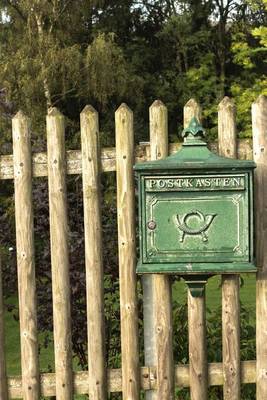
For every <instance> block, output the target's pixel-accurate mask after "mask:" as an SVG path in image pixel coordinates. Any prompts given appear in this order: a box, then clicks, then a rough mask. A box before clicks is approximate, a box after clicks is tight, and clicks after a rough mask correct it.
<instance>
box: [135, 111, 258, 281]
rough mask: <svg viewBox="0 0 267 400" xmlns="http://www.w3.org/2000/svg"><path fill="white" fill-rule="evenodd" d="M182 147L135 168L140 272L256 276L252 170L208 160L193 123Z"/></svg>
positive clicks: (221, 159)
mask: <svg viewBox="0 0 267 400" xmlns="http://www.w3.org/2000/svg"><path fill="white" fill-rule="evenodd" d="M183 136H184V143H183V145H182V149H181V150H180V151H178V152H177V153H175V154H174V155H171V156H169V157H167V158H166V159H164V160H158V161H151V162H146V163H142V164H136V165H135V167H134V168H135V172H136V177H137V181H138V195H139V236H140V259H139V262H138V266H137V272H138V273H169V274H171V273H174V274H182V275H186V274H190V275H192V274H193V275H194V274H214V273H240V272H253V271H255V269H256V268H255V265H254V246H253V224H254V221H253V170H254V168H255V164H254V162H253V161H249V160H235V159H230V158H226V157H220V156H218V155H216V154H213V153H212V152H210V151H209V149H208V148H207V144H206V143H205V142H204V141H203V136H204V130H203V128H202V127H201V125H200V124H199V123H198V121H197V120H196V119H195V118H193V119H192V121H191V123H190V125H189V127H188V128H187V129H185V130H184V131H183Z"/></svg>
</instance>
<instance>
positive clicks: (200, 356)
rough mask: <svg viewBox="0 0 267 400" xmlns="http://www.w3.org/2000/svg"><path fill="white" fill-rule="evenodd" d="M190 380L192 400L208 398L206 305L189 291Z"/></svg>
mask: <svg viewBox="0 0 267 400" xmlns="http://www.w3.org/2000/svg"><path fill="white" fill-rule="evenodd" d="M188 335H189V378H190V395H191V400H206V399H207V398H208V364H207V343H206V304H205V294H204V295H203V297H192V295H191V293H190V291H189V290H188Z"/></svg>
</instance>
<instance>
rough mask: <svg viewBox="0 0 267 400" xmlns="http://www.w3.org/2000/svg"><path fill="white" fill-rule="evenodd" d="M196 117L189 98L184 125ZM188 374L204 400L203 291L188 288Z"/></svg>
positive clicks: (194, 392)
mask: <svg viewBox="0 0 267 400" xmlns="http://www.w3.org/2000/svg"><path fill="white" fill-rule="evenodd" d="M193 117H196V118H197V119H198V120H199V121H201V108H200V106H199V105H198V103H197V102H196V101H195V100H194V99H191V100H189V101H188V102H187V103H186V105H185V106H184V124H185V125H184V127H185V128H186V127H187V126H188V124H189V123H190V121H191V119H192V118H193ZM187 298H188V337H189V376H190V395H191V399H192V400H206V399H207V396H208V364H207V346H206V306H205V293H204V294H203V296H202V297H193V296H192V295H191V293H190V291H189V290H188V297H187Z"/></svg>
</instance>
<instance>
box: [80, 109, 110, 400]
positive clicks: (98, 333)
mask: <svg viewBox="0 0 267 400" xmlns="http://www.w3.org/2000/svg"><path fill="white" fill-rule="evenodd" d="M98 135H99V127H98V114H97V112H96V111H95V109H94V108H93V107H91V106H86V107H85V108H84V110H83V112H82V113H81V146H82V171H83V173H82V178H83V204H84V234H85V266H86V299H87V328H88V370H89V378H88V384H89V385H88V393H89V397H90V399H91V400H104V399H106V398H107V382H106V380H107V379H106V369H105V326H104V289H103V279H104V277H103V260H102V252H103V249H102V224H101V195H100V163H99V161H100V157H99V156H100V148H99V137H98Z"/></svg>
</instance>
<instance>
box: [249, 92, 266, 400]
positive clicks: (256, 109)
mask: <svg viewBox="0 0 267 400" xmlns="http://www.w3.org/2000/svg"><path fill="white" fill-rule="evenodd" d="M252 133H253V153H254V161H255V162H256V164H257V168H256V171H255V203H256V207H255V213H256V262H257V266H258V273H257V279H256V358H257V378H256V382H257V399H259V400H261V399H266V398H267V318H266V315H267V247H266V240H267V98H266V97H264V96H260V97H259V98H258V99H257V101H256V102H255V103H253V104H252Z"/></svg>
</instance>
